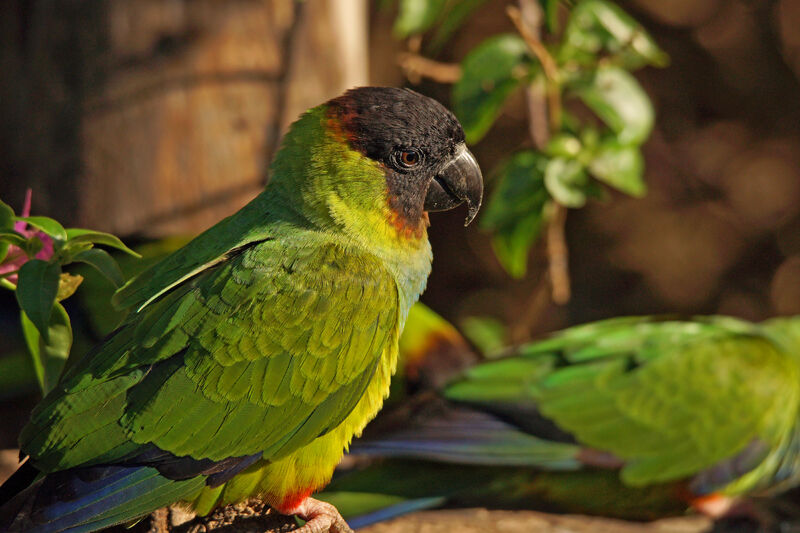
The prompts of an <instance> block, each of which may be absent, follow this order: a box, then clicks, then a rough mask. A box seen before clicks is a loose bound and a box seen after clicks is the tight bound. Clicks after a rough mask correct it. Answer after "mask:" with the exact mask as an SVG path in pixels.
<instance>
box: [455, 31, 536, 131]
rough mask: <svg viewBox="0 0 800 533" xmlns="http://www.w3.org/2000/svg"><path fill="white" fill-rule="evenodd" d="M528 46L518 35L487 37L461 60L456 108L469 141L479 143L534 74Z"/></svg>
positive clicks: (456, 92)
mask: <svg viewBox="0 0 800 533" xmlns="http://www.w3.org/2000/svg"><path fill="white" fill-rule="evenodd" d="M532 67H533V62H532V60H531V58H530V55H529V54H528V46H527V45H526V44H525V41H523V40H522V39H521V38H520V37H519V36H517V35H514V34H506V35H498V36H496V37H492V38H490V39H487V40H486V41H484V42H483V43H481V44H479V45H478V46H477V47H476V48H475V49H474V50H472V51H471V52H470V53H469V54H468V55H467V57H465V58H464V61H463V62H462V63H461V68H462V72H463V73H462V76H461V79H460V80H459V81H458V82H457V83H456V84H455V85H454V86H453V110H454V111H455V114H456V116H457V117H458V118H459V120H460V121H461V124H462V126H464V132H465V133H466V137H467V142H469V143H476V142H478V141H479V140H480V139H481V138H482V137H483V136H484V135H485V134H486V132H487V131H488V130H489V128H490V127H491V126H492V124H493V123H494V121H495V119H496V118H497V116H498V115H499V114H500V111H501V110H502V108H503V104H504V103H505V101H506V99H507V98H508V97H509V96H510V95H511V93H512V92H513V91H514V90H515V89H516V88H517V87H519V86H520V85H521V84H522V83H523V82H527V81H528V80H529V79H530V78H531V76H532Z"/></svg>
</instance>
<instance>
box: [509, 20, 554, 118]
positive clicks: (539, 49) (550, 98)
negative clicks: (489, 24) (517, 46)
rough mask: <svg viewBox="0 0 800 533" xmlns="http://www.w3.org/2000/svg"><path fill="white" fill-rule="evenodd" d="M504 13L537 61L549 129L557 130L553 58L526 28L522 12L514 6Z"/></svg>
mask: <svg viewBox="0 0 800 533" xmlns="http://www.w3.org/2000/svg"><path fill="white" fill-rule="evenodd" d="M506 13H508V17H509V18H510V19H511V22H513V23H514V26H516V28H517V31H518V32H519V34H520V35H521V36H522V38H523V39H525V42H526V43H527V44H528V47H529V48H530V49H531V52H533V54H534V55H535V56H536V58H537V59H538V60H539V63H541V65H542V70H543V71H544V77H545V78H546V79H547V102H548V106H549V113H548V116H549V117H550V129H551V130H557V129H559V128H560V127H561V92H560V91H559V90H558V82H559V80H558V77H559V76H558V66H557V65H556V62H555V60H554V59H553V56H551V55H550V52H548V51H547V48H545V46H544V45H543V44H542V42H541V41H540V40H539V39H538V38H537V37H536V34H535V33H534V32H533V31H532V30H531V29H530V28H529V27H528V25H527V24H525V22H524V21H523V19H522V12H521V11H520V10H519V8H518V7H516V6H508V7H507V8H506Z"/></svg>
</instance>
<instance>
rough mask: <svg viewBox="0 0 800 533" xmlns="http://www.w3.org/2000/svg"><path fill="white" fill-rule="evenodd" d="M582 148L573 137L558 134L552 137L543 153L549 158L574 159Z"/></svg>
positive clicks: (578, 141)
mask: <svg viewBox="0 0 800 533" xmlns="http://www.w3.org/2000/svg"><path fill="white" fill-rule="evenodd" d="M582 148H583V145H582V144H581V141H580V140H579V139H578V138H577V137H575V136H574V135H570V134H568V133H559V134H556V135H553V137H552V138H551V139H550V141H549V142H548V143H547V147H546V149H545V152H546V153H547V155H549V156H551V157H567V158H574V157H577V156H578V154H580V153H581V149H582Z"/></svg>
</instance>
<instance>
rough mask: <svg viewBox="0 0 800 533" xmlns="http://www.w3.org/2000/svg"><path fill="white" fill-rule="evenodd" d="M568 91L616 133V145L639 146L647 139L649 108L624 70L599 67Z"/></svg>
mask: <svg viewBox="0 0 800 533" xmlns="http://www.w3.org/2000/svg"><path fill="white" fill-rule="evenodd" d="M571 88H572V89H573V92H574V93H575V94H576V95H577V96H578V97H579V98H580V99H581V100H583V102H584V103H585V104H586V105H587V106H589V108H590V109H591V110H592V111H594V112H595V113H596V114H597V116H598V117H600V119H601V120H602V121H603V122H605V124H606V125H607V126H608V127H609V128H611V130H612V131H613V132H614V133H616V135H617V141H618V142H619V143H620V144H628V145H630V144H642V143H643V142H644V141H645V140H646V139H647V137H648V136H649V135H650V132H651V131H652V129H653V120H654V117H653V115H654V112H653V106H652V104H651V103H650V99H649V98H648V97H647V94H646V93H645V92H644V89H642V87H641V85H639V82H638V81H636V78H634V77H633V76H632V75H631V74H629V73H628V72H626V71H625V70H623V69H621V68H619V67H614V66H606V67H602V68H599V69H597V71H596V72H595V73H594V75H592V76H590V77H589V78H588V79H583V80H580V81H577V82H575V83H574V85H573V86H572V87H571Z"/></svg>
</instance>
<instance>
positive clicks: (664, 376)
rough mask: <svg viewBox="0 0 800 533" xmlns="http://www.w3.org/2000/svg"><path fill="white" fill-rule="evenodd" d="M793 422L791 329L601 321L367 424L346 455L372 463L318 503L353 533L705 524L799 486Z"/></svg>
mask: <svg viewBox="0 0 800 533" xmlns="http://www.w3.org/2000/svg"><path fill="white" fill-rule="evenodd" d="M799 414H800V317H794V318H776V319H772V320H768V321H766V322H763V323H760V324H754V323H750V322H746V321H742V320H738V319H734V318H729V317H719V316H717V317H698V318H696V319H693V320H689V321H682V320H665V319H657V318H653V317H631V318H618V319H611V320H605V321H601V322H595V323H590V324H586V325H582V326H577V327H572V328H569V329H566V330H564V331H562V332H560V333H557V334H555V335H554V336H552V337H551V338H548V339H546V340H544V341H541V342H534V343H531V344H528V345H524V346H522V347H520V348H518V349H517V350H515V351H514V353H511V354H509V355H508V356H506V357H504V358H501V359H498V360H493V361H488V362H484V363H482V364H478V365H477V366H474V367H472V368H470V369H468V370H467V371H465V372H464V373H462V375H461V376H460V377H458V378H456V379H455V380H453V381H451V382H450V383H449V384H448V385H446V386H445V387H444V388H443V389H442V390H441V391H440V393H439V394H438V396H435V397H431V395H430V394H428V395H423V396H421V397H419V398H418V399H417V400H416V401H414V400H411V401H408V402H406V404H405V405H403V406H401V407H400V408H398V409H397V410H395V411H394V412H391V413H383V414H382V415H381V417H379V418H378V420H376V421H375V423H374V424H373V425H371V426H370V428H369V429H368V432H367V435H366V436H365V438H364V440H361V441H356V443H354V448H353V453H355V454H362V455H367V456H371V457H382V458H387V460H386V461H384V462H378V463H377V464H374V465H373V466H370V467H367V468H366V469H363V470H356V471H354V472H351V473H349V474H345V475H342V476H341V477H339V478H338V479H335V480H334V482H333V484H332V485H331V486H329V488H328V490H329V491H330V492H328V493H327V494H323V495H321V496H320V497H321V498H322V499H325V500H327V501H330V502H337V503H340V504H341V506H340V508H339V509H340V511H341V512H342V513H343V514H344V516H345V517H347V518H348V521H349V522H350V523H351V525H354V527H355V526H362V525H365V524H368V523H372V522H374V521H378V520H383V519H386V518H389V517H392V516H396V515H398V514H402V513H405V512H408V511H411V510H415V509H419V508H426V507H432V506H439V505H443V504H449V505H481V506H495V507H505V508H509V507H510V508H518V507H538V508H544V509H549V510H561V511H566V512H580V513H587V514H599V515H607V516H615V517H620V518H629V519H653V518H659V517H664V516H669V515H675V514H681V513H683V512H685V511H686V510H687V508H689V507H694V508H695V509H697V510H699V511H701V512H703V513H705V514H709V515H711V516H713V517H719V516H721V515H724V514H726V513H727V512H730V511H731V509H732V508H733V506H734V505H736V504H738V503H741V497H743V496H746V495H748V496H770V495H774V494H777V493H779V492H781V491H784V490H787V489H789V488H791V487H793V486H796V485H798V484H800V453H799V452H800V424H798V415H799ZM400 472H402V475H400ZM351 517H352V518H353V520H352V521H351Z"/></svg>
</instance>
